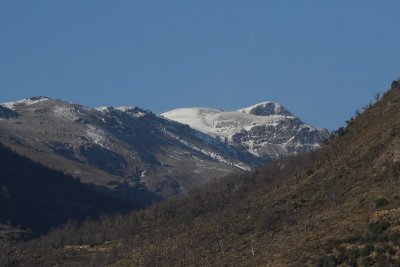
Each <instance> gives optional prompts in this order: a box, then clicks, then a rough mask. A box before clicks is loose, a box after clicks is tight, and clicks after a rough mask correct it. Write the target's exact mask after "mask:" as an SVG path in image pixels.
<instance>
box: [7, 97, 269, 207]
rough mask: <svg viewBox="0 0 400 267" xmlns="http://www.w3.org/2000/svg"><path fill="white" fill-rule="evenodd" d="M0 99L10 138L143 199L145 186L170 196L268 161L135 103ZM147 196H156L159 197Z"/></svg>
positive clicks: (42, 157) (22, 149) (53, 163)
mask: <svg viewBox="0 0 400 267" xmlns="http://www.w3.org/2000/svg"><path fill="white" fill-rule="evenodd" d="M0 107H1V109H0V115H1V114H3V116H2V117H3V119H2V120H0V139H1V141H2V142H3V143H4V144H6V145H7V146H10V147H12V148H13V149H14V150H15V151H16V152H18V153H20V154H23V155H26V156H27V157H29V158H32V159H35V160H36V161H40V162H41V163H42V164H44V165H46V166H49V167H51V168H56V169H58V170H62V171H65V172H67V173H69V174H71V175H73V176H78V177H79V178H80V180H81V181H82V182H85V183H95V184H97V185H102V186H107V187H109V188H111V189H113V190H115V191H118V192H121V194H123V195H124V196H126V197H128V198H133V199H137V195H141V194H142V192H146V191H151V193H154V194H155V195H157V196H161V197H170V196H171V195H175V194H178V193H180V192H185V191H187V190H188V189H189V188H191V187H193V186H196V185H199V184H202V183H205V182H207V181H208V180H212V179H216V178H220V177H222V176H225V175H227V174H229V173H231V172H243V171H247V170H250V169H251V168H253V167H254V166H258V165H260V164H261V163H262V162H265V160H262V159H259V158H257V157H255V156H254V155H252V154H250V153H248V152H247V151H245V150H243V149H238V148H235V147H232V146H230V145H228V144H225V143H224V142H222V141H220V140H217V139H215V138H212V137H210V136H208V135H205V134H203V133H200V132H197V131H195V130H192V129H190V128H189V127H187V126H185V125H182V124H179V123H176V122H173V121H169V120H166V119H164V118H161V117H159V116H157V115H155V114H153V113H151V112H150V111H146V110H142V109H139V108H136V107H116V108H112V107H105V108H98V109H93V108H88V107H84V106H81V105H77V104H71V103H67V102H64V101H61V100H54V99H50V98H47V97H32V98H28V99H24V100H20V101H16V102H8V103H4V104H3V105H2V106H0ZM142 195H143V194H142ZM145 195H147V196H151V194H150V193H148V194H147V193H146V194H145ZM141 200H142V201H143V204H149V203H151V202H152V201H153V200H154V199H153V198H151V197H150V198H148V199H143V198H142V199H141Z"/></svg>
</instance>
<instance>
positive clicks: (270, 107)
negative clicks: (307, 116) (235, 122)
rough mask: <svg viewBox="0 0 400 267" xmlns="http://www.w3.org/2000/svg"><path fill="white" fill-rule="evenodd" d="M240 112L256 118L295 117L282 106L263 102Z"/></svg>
mask: <svg viewBox="0 0 400 267" xmlns="http://www.w3.org/2000/svg"><path fill="white" fill-rule="evenodd" d="M238 111H239V112H242V113H247V114H252V115H255V116H272V115H282V116H290V117H293V115H292V113H290V112H289V111H288V110H287V109H286V108H284V107H283V106H282V105H281V104H279V103H275V102H271V101H265V102H261V103H258V104H255V105H253V106H250V107H247V108H242V109H239V110H238Z"/></svg>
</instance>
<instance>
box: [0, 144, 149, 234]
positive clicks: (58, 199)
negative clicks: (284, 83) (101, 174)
mask: <svg viewBox="0 0 400 267" xmlns="http://www.w3.org/2000/svg"><path fill="white" fill-rule="evenodd" d="M0 159H1V167H0V224H8V223H10V224H11V225H14V226H18V227H21V228H22V229H28V228H29V229H31V231H32V234H34V235H36V236H37V235H39V234H43V233H46V232H47V231H48V230H49V229H50V228H52V227H56V226H59V225H60V224H63V223H66V222H67V220H78V221H79V220H83V219H85V218H86V217H88V216H92V217H93V216H98V215H100V214H101V213H116V212H126V211H128V210H130V209H134V208H143V206H141V205H139V204H137V203H136V204H135V203H132V202H126V201H121V200H119V199H118V198H117V196H115V195H113V194H111V193H110V192H109V193H108V194H107V193H106V190H105V189H103V191H105V192H104V193H99V192H98V191H99V190H95V189H94V186H88V185H85V184H82V183H80V182H79V181H78V180H77V179H73V178H72V177H71V176H68V175H65V174H63V173H61V172H58V171H55V170H51V169H48V168H46V167H44V166H42V165H40V164H38V163H35V162H32V161H30V160H28V159H27V158H24V157H21V156H19V155H17V154H16V153H14V152H12V151H11V150H9V149H7V148H5V147H3V146H2V145H0ZM108 191H110V190H108ZM0 228H1V227H0ZM0 233H1V230H0ZM0 239H1V235H0Z"/></svg>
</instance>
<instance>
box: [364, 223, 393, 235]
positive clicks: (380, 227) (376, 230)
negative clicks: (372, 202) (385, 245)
mask: <svg viewBox="0 0 400 267" xmlns="http://www.w3.org/2000/svg"><path fill="white" fill-rule="evenodd" d="M389 226H390V223H389V222H387V221H376V222H373V223H370V224H369V225H368V230H369V231H370V232H371V233H373V234H375V235H380V234H382V233H383V232H384V231H385V230H386V229H388V228H389Z"/></svg>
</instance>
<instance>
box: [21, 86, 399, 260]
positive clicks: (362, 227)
mask: <svg viewBox="0 0 400 267" xmlns="http://www.w3.org/2000/svg"><path fill="white" fill-rule="evenodd" d="M399 125H400V88H398V87H397V88H394V89H391V90H389V91H388V92H387V93H386V94H385V96H384V97H383V99H382V100H380V101H379V102H378V103H377V104H375V105H374V106H372V107H369V108H367V109H366V111H365V112H364V113H363V114H361V115H360V116H359V117H357V118H356V119H354V120H352V121H351V123H350V124H349V125H348V127H346V128H345V129H344V131H341V132H340V136H337V137H335V138H333V140H331V141H330V142H329V143H328V144H327V145H325V146H324V147H323V148H322V149H320V150H318V151H314V152H312V153H308V154H306V155H301V156H297V157H292V158H288V159H285V160H281V161H278V162H275V163H273V164H269V165H268V166H267V167H266V168H265V169H263V170H261V171H259V172H255V173H252V174H251V175H246V176H242V177H239V176H232V177H230V178H227V179H226V180H224V181H221V182H219V183H215V184H211V185H208V186H204V187H203V188H201V189H198V190H196V191H193V192H191V194H189V195H188V196H186V197H182V198H180V199H176V200H173V201H169V202H167V203H163V204H160V205H156V206H155V207H152V208H150V209H149V210H147V211H143V212H138V213H132V214H130V215H128V216H126V217H124V219H123V220H121V219H120V218H107V219H103V220H102V221H101V222H99V223H94V222H92V223H88V224H85V225H83V226H82V228H80V229H76V228H75V229H69V228H68V229H66V228H64V229H60V230H59V231H57V232H55V233H53V234H52V235H49V236H47V237H46V238H43V239H41V240H38V241H37V242H34V243H31V244H30V243H29V244H26V246H25V248H24V251H25V253H28V254H27V255H30V254H32V253H34V254H36V255H47V254H48V253H52V255H53V256H52V258H46V257H43V256H39V259H41V260H45V262H47V263H54V262H58V263H60V262H64V263H66V264H68V263H71V262H75V263H77V262H80V263H85V264H89V263H91V264H94V263H101V264H103V265H105V264H109V265H110V266H155V265H163V266H176V265H193V266H195V265H208V266H224V265H228V266H232V265H235V266H236V265H239V266H315V265H316V266H335V265H340V264H342V266H348V265H351V266H355V265H362V264H365V265H367V266H370V265H373V266H391V265H395V264H400V262H399V256H400V242H399V240H400V239H399V236H400V230H399V228H400V221H399V220H398V218H399V216H398V215H399V210H400V194H399V191H398V188H399V186H400V179H399V177H400V153H399V151H400V128H399ZM104 224H106V225H107V227H103V228H101V227H100V226H101V225H104ZM91 229H92V230H93V229H114V230H113V232H110V231H108V230H103V231H102V232H101V233H100V232H98V233H97V234H102V235H106V236H107V237H106V240H107V242H108V243H106V242H96V241H95V240H96V234H93V233H92V232H91ZM91 233H92V234H91ZM128 233H129V234H128ZM61 234H63V235H67V236H68V237H69V238H70V239H69V240H67V241H65V240H62V239H59V238H57V236H59V235H61ZM78 237H79V238H78ZM48 242H53V244H57V245H54V247H49V246H47V245H46V244H47V243H48ZM72 244H74V245H83V244H91V245H92V247H91V250H88V249H81V250H79V251H78V252H76V251H75V254H72V253H71V251H70V250H68V249H66V248H65V246H66V245H72ZM89 251H91V253H92V254H91V256H90V258H89V257H88V253H89ZM100 251H102V252H101V254H100ZM104 251H110V253H104ZM111 251H113V252H112V253H111ZM24 255H25V254H19V256H17V258H18V261H21V262H26V260H28V259H29V256H28V257H27V256H24ZM93 255H98V257H93ZM18 261H17V262H18ZM395 266H397V265H395Z"/></svg>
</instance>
